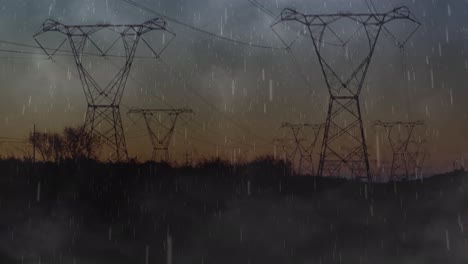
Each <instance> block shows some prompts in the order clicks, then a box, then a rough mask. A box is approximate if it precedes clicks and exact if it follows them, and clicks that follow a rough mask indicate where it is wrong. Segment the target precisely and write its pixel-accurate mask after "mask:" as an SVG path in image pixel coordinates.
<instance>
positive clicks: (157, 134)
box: [128, 108, 194, 162]
mask: <svg viewBox="0 0 468 264" xmlns="http://www.w3.org/2000/svg"><path fill="white" fill-rule="evenodd" d="M193 113H194V112H193V110H192V109H187V108H180V109H130V111H129V112H128V114H137V115H140V116H141V117H142V118H143V119H144V120H145V124H146V128H147V129H148V134H149V137H150V140H151V144H152V146H153V155H152V160H153V161H156V162H157V161H169V146H170V144H171V140H172V138H173V135H174V131H175V126H176V123H177V119H178V118H179V116H180V115H182V114H193ZM163 115H164V116H163Z"/></svg>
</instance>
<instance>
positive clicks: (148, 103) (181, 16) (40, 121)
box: [0, 0, 468, 169]
mask: <svg viewBox="0 0 468 264" xmlns="http://www.w3.org/2000/svg"><path fill="white" fill-rule="evenodd" d="M139 3H140V4H143V5H145V6H147V7H149V8H151V9H154V10H156V11H158V12H161V13H165V14H166V15H168V16H170V17H173V18H176V19H178V20H180V21H183V22H186V23H188V24H191V25H195V26H196V27H199V28H202V29H204V30H207V31H210V32H213V33H216V34H218V35H223V36H226V37H229V38H233V39H238V40H242V41H245V42H252V43H256V44H261V45H265V46H271V47H279V48H282V47H284V46H283V44H282V43H281V41H280V40H279V39H278V38H277V37H276V36H275V35H274V34H273V32H272V30H271V29H270V25H271V24H272V22H273V19H272V18H271V17H269V16H268V15H266V14H265V13H263V12H261V11H260V10H259V9H257V8H256V7H255V6H253V5H252V4H251V3H249V1H247V0H234V1H233V0H207V1H181V0H171V1H151V0H140V1H139ZM262 3H263V4H264V5H265V7H266V8H268V9H269V10H271V11H272V12H273V13H275V14H279V13H280V12H281V10H282V9H283V8H285V7H292V8H296V9H297V10H300V11H302V12H304V13H334V12H340V11H353V12H367V11H368V8H367V6H366V5H365V2H364V1H363V0H352V1H341V0H329V1H289V0H288V1H286V0H271V1H270V0H266V1H262ZM400 4H404V5H407V6H408V7H409V8H410V10H412V11H413V12H414V14H415V16H416V17H417V18H418V19H419V20H420V21H421V23H422V27H421V28H420V30H419V31H418V32H417V33H416V35H414V36H413V38H412V39H411V41H410V42H408V43H407V45H406V48H405V50H404V52H403V53H402V52H401V51H400V50H399V49H398V48H396V47H395V46H394V45H392V43H391V41H389V40H388V39H386V38H385V37H382V39H381V40H380V41H379V43H378V45H377V49H376V51H375V56H374V60H373V62H372V64H371V67H370V70H369V74H368V77H367V81H366V84H365V85H364V89H363V92H362V97H361V104H362V108H363V118H364V124H365V127H366V133H367V138H368V142H369V153H370V155H371V157H370V159H375V155H376V151H377V150H376V147H375V145H376V144H375V142H376V135H375V133H376V130H375V128H374V127H373V126H372V124H373V122H374V121H375V120H378V119H380V120H386V121H395V120H417V119H422V120H424V121H425V122H426V124H427V130H426V131H425V132H423V134H425V136H426V139H427V140H428V142H429V144H428V151H429V152H430V154H431V156H430V160H431V162H429V163H430V164H429V165H430V166H432V167H431V168H432V169H440V168H446V167H447V166H450V165H451V163H452V162H453V161H454V160H456V159H461V158H463V156H466V154H467V153H466V151H465V149H466V148H467V147H468V141H467V140H466V136H465V131H467V129H468V127H467V125H466V124H467V122H468V120H467V119H468V115H467V110H468V109H467V106H466V104H465V103H464V101H465V100H464V98H467V97H468V91H467V90H466V87H465V86H466V82H467V72H468V62H467V56H468V54H467V52H468V51H467V50H466V47H467V42H468V27H467V23H466V22H467V20H466V17H467V14H468V12H467V11H468V2H466V1H461V0H459V1H449V0H427V1H422V0H412V1H406V0H405V1H393V0H388V1H375V5H376V8H377V9H378V11H381V12H384V11H388V10H390V9H391V8H393V7H395V6H397V5H400ZM0 6H1V11H0V12H1V15H0V32H1V36H0V40H2V41H11V42H18V43H24V44H31V45H35V43H34V40H33V38H32V36H33V35H34V33H35V32H37V30H38V29H39V28H40V26H41V23H42V22H43V21H44V20H45V19H47V18H54V19H57V20H59V21H61V22H62V23H65V24H93V23H103V22H105V23H141V22H144V21H146V20H148V19H151V18H153V17H155V15H154V14H151V13H148V12H145V11H142V10H139V9H138V8H136V7H134V6H131V5H129V4H128V3H125V2H123V1H118V0H106V1H88V0H86V1H75V0H63V1H45V0H41V1H21V0H20V1H1V3H0ZM169 27H170V29H171V30H172V31H173V32H175V33H176V34H177V36H176V38H175V40H174V42H173V43H172V44H171V45H170V46H169V47H168V49H167V50H166V52H165V53H164V54H163V56H162V60H160V61H148V60H143V59H140V60H138V59H136V60H135V62H134V66H133V68H132V73H131V76H130V78H129V81H128V84H127V87H126V91H125V95H124V98H123V101H122V115H123V117H124V120H123V122H124V126H125V128H126V131H125V132H126V137H127V144H128V148H129V154H130V156H132V157H135V156H136V157H138V158H139V159H143V160H144V159H147V158H149V155H150V153H151V148H150V147H149V141H148V137H147V136H146V134H147V133H146V129H145V127H144V124H143V122H142V121H141V120H136V119H134V118H133V119H132V118H129V117H128V116H127V115H126V112H127V111H128V109H129V108H132V107H151V108H161V107H168V106H171V107H191V108H193V109H194V110H195V112H196V115H195V116H193V117H184V119H182V120H180V121H181V122H179V123H178V126H177V133H176V135H175V139H174V141H173V143H172V148H171V153H172V156H173V157H174V158H175V159H182V158H183V156H184V154H185V153H186V152H187V151H191V152H192V151H193V152H195V153H196V156H197V157H196V159H201V158H207V157H213V156H216V155H219V156H221V157H224V158H227V159H233V158H234V154H233V153H236V154H235V159H236V160H249V159H252V158H254V157H256V156H258V155H265V154H272V153H273V144H272V143H271V142H272V140H273V138H275V137H280V136H282V135H283V131H281V130H279V127H280V125H281V123H282V122H285V121H288V122H295V123H304V122H309V123H321V122H324V120H325V114H326V106H327V103H328V102H327V100H328V99H327V96H326V88H325V86H324V82H323V78H322V76H321V73H320V71H319V68H318V64H317V58H316V56H315V54H314V51H313V47H312V45H311V44H310V42H306V41H309V40H307V39H305V40H304V42H303V43H309V44H308V48H305V47H306V46H303V47H302V48H298V49H297V50H293V53H294V55H295V57H296V58H299V59H298V65H299V66H300V67H299V68H300V69H302V71H303V72H304V75H305V76H306V78H307V79H308V80H309V84H308V83H306V81H304V79H303V78H302V77H301V74H300V73H299V70H298V67H297V66H296V65H295V64H294V62H293V59H292V56H291V55H290V54H289V53H287V52H286V51H284V50H276V49H263V48H258V47H249V46H245V45H239V44H234V43H231V42H228V41H224V40H219V39H214V38H212V37H210V36H207V35H205V34H201V33H199V32H194V31H191V30H190V29H187V28H185V27H182V26H180V25H177V24H174V23H171V22H169ZM394 29H395V30H396V31H395V34H398V33H404V30H405V27H404V25H403V24H402V25H401V27H400V28H399V29H398V25H396V26H395V27H394ZM397 29H398V30H397ZM67 48H68V46H67ZM1 49H4V50H21V51H27V52H32V53H36V52H37V53H38V54H29V53H25V54H21V53H8V52H1V53H2V54H0V58H1V59H0V79H1V80H2V86H1V88H0V120H1V122H0V134H1V136H4V137H14V138H26V137H27V136H28V134H29V133H30V131H31V129H32V126H33V124H36V126H37V127H38V130H40V131H60V130H61V129H63V127H64V126H75V125H79V124H81V123H82V122H83V118H84V113H85V110H86V103H85V98H84V94H83V91H82V88H81V84H80V82H79V79H78V76H77V71H76V67H75V65H74V63H73V61H72V60H71V59H70V58H65V57H59V58H57V59H56V61H55V62H52V61H49V60H46V57H45V56H44V55H41V54H40V52H41V50H39V49H34V48H27V47H21V46H17V45H11V44H6V43H3V44H1ZM405 65H406V66H405ZM405 69H406V71H407V73H404V72H405ZM408 77H409V78H408ZM22 148H23V149H24V148H26V146H18V145H16V144H3V145H2V153H4V154H11V153H18V152H19V151H20V149H22ZM382 152H386V150H385V149H384V150H382Z"/></svg>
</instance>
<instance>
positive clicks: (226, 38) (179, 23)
mask: <svg viewBox="0 0 468 264" xmlns="http://www.w3.org/2000/svg"><path fill="white" fill-rule="evenodd" d="M122 1H124V2H126V3H127V4H130V5H132V6H134V7H137V8H139V9H141V10H144V11H146V12H149V13H152V14H155V15H158V16H161V17H163V18H165V19H166V20H168V21H171V22H173V23H176V24H178V25H181V26H183V27H186V28H189V29H191V30H194V31H196V32H199V33H202V34H205V35H207V36H210V37H213V38H217V39H220V40H224V41H228V42H232V43H236V44H240V45H244V46H250V47H256V48H262V49H273V50H282V49H284V48H278V47H272V46H266V45H260V44H254V43H248V42H245V41H242V40H238V39H233V38H228V37H225V36H222V35H218V34H216V33H213V32H210V31H207V30H204V29H201V28H198V27H195V26H194V25H190V24H187V23H185V22H182V21H180V20H177V19H174V18H172V17H169V16H167V15H164V14H162V13H159V12H157V11H155V10H153V9H150V8H149V7H146V6H144V5H142V4H139V3H137V2H135V1H132V0H122Z"/></svg>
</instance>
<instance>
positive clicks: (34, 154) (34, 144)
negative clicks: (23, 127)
mask: <svg viewBox="0 0 468 264" xmlns="http://www.w3.org/2000/svg"><path fill="white" fill-rule="evenodd" d="M32 141H33V142H32V143H33V163H36V124H34V126H33V140H32Z"/></svg>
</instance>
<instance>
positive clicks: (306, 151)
mask: <svg viewBox="0 0 468 264" xmlns="http://www.w3.org/2000/svg"><path fill="white" fill-rule="evenodd" d="M322 128H323V124H307V123H305V124H292V123H283V124H282V125H281V129H288V130H289V131H290V132H291V133H284V135H285V136H284V137H283V138H278V139H275V140H274V144H275V146H276V145H278V146H280V147H281V148H282V150H283V155H284V156H285V157H286V158H287V160H289V161H290V162H291V163H292V165H293V166H297V173H299V174H301V175H302V174H306V173H309V174H310V175H313V176H316V175H317V173H316V170H315V165H314V161H315V160H314V151H315V147H316V145H317V142H318V139H319V136H320V132H321V130H322ZM289 135H290V136H289ZM291 147H292V148H291Z"/></svg>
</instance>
